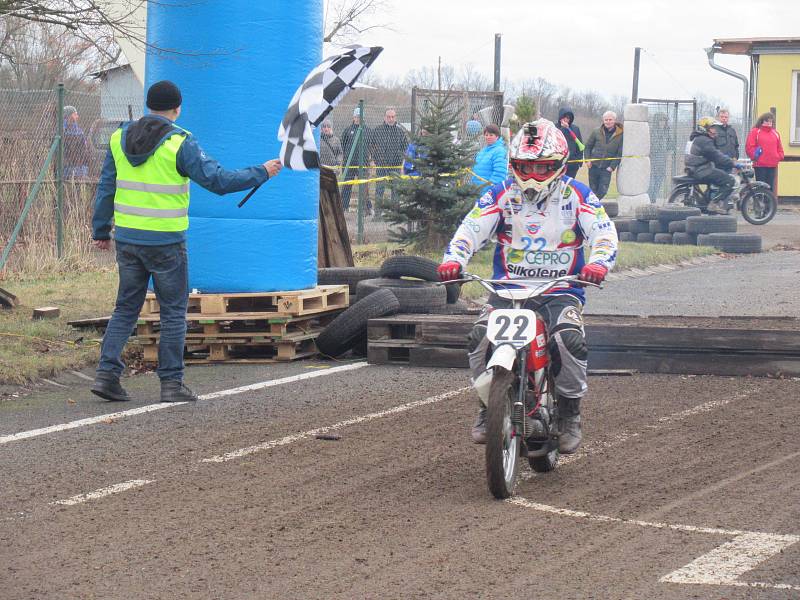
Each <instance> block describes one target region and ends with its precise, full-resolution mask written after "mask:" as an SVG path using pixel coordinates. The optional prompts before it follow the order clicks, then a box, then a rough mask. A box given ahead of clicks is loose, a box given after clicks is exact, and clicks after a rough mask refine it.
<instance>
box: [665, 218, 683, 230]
mask: <svg viewBox="0 0 800 600" xmlns="http://www.w3.org/2000/svg"><path fill="white" fill-rule="evenodd" d="M667 231H668V232H669V233H686V220H685V219H684V220H683V221H670V223H669V225H667Z"/></svg>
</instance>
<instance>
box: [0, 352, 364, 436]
mask: <svg viewBox="0 0 800 600" xmlns="http://www.w3.org/2000/svg"><path fill="white" fill-rule="evenodd" d="M366 366H369V363H366V362H358V363H353V364H349V365H342V366H341V367H333V368H330V369H327V370H325V371H314V372H312V373H303V374H301V375H293V376H291V377H283V378H282V379H272V380H270V381H262V382H260V383H254V384H252V385H244V386H241V387H236V388H231V389H228V390H222V391H219V392H211V393H210V394H203V395H202V396H199V398H200V399H201V400H213V399H215V398H221V397H223V396H233V395H235V394H242V393H244V392H249V391H253V390H260V389H264V388H268V387H272V386H276V385H283V384H284V383H294V382H296V381H302V380H305V379H313V378H315V377H324V376H326V375H334V374H336V373H341V372H343V371H352V370H353V369H360V368H362V367H366ZM182 404H188V403H187V402H160V403H158V404H148V405H147V406H141V407H139V408H132V409H130V410H123V411H120V412H115V413H109V414H105V415H99V416H97V417H89V418H86V419H80V420H78V421H70V422H69V423H61V424H60V425H51V426H50V427H42V428H40V429H31V430H29V431H21V432H19V433H12V434H9V435H3V436H0V446H2V445H3V444H8V443H11V442H17V441H19V440H24V439H28V438H33V437H38V436H41V435H47V434H50V433H58V432H60V431H67V430H69V429H76V428H78V427H86V426H88V425H96V424H97V423H109V422H111V421H115V420H117V419H122V418H125V417H132V416H135V415H140V414H144V413H149V412H153V411H155V410H161V409H164V408H173V407H175V406H181V405H182Z"/></svg>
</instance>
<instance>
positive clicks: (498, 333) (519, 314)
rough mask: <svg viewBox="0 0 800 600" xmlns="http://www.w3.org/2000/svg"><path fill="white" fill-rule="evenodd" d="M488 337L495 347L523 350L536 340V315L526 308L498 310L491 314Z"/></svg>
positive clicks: (487, 331)
mask: <svg viewBox="0 0 800 600" xmlns="http://www.w3.org/2000/svg"><path fill="white" fill-rule="evenodd" d="M486 337H488V338H489V341H490V342H492V343H493V344H494V345H499V344H511V345H512V346H514V347H515V348H523V347H525V346H527V345H528V344H530V343H531V342H532V341H533V340H534V339H536V313H535V312H533V311H532V310H527V309H524V308H498V309H496V310H493V311H492V312H491V313H489V325H488V327H487V329H486Z"/></svg>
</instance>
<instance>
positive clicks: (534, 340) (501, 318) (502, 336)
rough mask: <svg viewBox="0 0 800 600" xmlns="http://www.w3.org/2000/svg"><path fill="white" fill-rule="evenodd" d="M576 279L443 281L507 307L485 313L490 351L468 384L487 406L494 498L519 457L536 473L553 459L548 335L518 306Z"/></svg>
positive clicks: (554, 410) (508, 488)
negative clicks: (479, 289) (475, 289)
mask: <svg viewBox="0 0 800 600" xmlns="http://www.w3.org/2000/svg"><path fill="white" fill-rule="evenodd" d="M577 280H578V277H577V276H576V275H567V276H564V277H559V278H557V279H553V280H548V281H541V280H527V279H513V280H508V279H483V278H482V277H479V276H477V275H472V274H469V273H464V274H463V277H462V278H461V279H458V280H456V281H453V282H448V283H466V282H469V281H476V282H478V283H480V284H481V285H482V286H483V287H484V288H486V289H487V290H488V291H489V292H491V293H494V294H497V295H498V296H499V297H500V298H504V299H506V300H510V301H511V302H512V306H513V308H497V309H494V310H492V312H491V313H490V314H489V322H488V324H487V332H486V336H487V337H488V339H489V341H490V342H491V345H492V354H491V357H490V359H489V362H488V364H487V366H486V371H484V372H483V373H482V374H481V375H480V376H478V377H476V378H475V381H474V383H473V386H474V387H475V389H476V391H477V392H478V396H479V397H480V398H481V402H483V404H484V405H486V408H487V415H486V480H487V483H488V485H489V491H490V492H491V493H492V495H494V497H495V498H499V499H502V498H508V497H510V496H511V495H512V494H513V493H514V488H515V487H516V483H517V476H518V474H519V467H520V463H521V460H522V458H527V459H528V463H529V464H530V467H531V468H532V469H533V470H534V471H537V472H547V471H552V470H553V469H555V467H556V464H557V463H558V457H559V452H558V437H559V434H560V432H559V431H558V426H557V423H558V397H557V395H556V393H555V383H554V378H553V373H552V371H551V363H550V351H549V345H548V341H549V334H548V332H547V330H546V329H545V323H544V320H543V319H542V318H541V317H540V316H539V315H538V314H537V313H536V312H535V311H534V310H530V309H526V308H523V307H524V306H525V303H526V302H527V301H528V300H532V299H534V298H537V297H539V296H542V295H544V294H545V293H546V292H548V291H550V290H552V289H554V288H557V287H568V284H569V282H572V281H577ZM581 284H582V285H593V286H595V287H600V286H598V285H596V284H592V283H588V282H585V281H582V282H581Z"/></svg>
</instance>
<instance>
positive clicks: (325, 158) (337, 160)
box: [319, 120, 343, 172]
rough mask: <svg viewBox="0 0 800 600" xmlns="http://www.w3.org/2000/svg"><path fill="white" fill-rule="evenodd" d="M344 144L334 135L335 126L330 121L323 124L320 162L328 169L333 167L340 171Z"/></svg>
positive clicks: (320, 137) (320, 139) (320, 140)
mask: <svg viewBox="0 0 800 600" xmlns="http://www.w3.org/2000/svg"><path fill="white" fill-rule="evenodd" d="M342 154H343V152H342V144H341V143H339V138H337V137H336V135H334V133H333V125H332V124H331V122H330V121H327V120H325V121H323V122H322V132H321V133H320V136H319V160H320V162H321V163H322V164H323V165H325V166H326V167H332V168H334V169H336V171H337V172H338V171H339V167H341V166H342Z"/></svg>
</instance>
